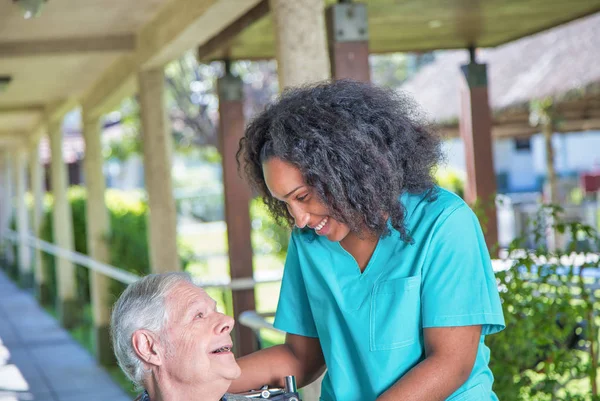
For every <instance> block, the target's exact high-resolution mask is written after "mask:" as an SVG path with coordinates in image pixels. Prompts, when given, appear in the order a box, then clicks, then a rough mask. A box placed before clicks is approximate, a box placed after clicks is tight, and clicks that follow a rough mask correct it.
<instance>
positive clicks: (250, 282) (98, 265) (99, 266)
mask: <svg viewBox="0 0 600 401" xmlns="http://www.w3.org/2000/svg"><path fill="white" fill-rule="evenodd" d="M2 236H3V237H4V238H6V239H7V240H9V241H11V242H13V243H14V244H19V243H20V242H21V238H20V237H19V235H18V233H17V232H15V231H12V230H4V234H3V235H2ZM23 241H24V242H25V245H27V246H29V247H32V248H35V249H39V250H40V251H43V252H46V253H48V254H50V255H53V256H57V257H59V258H63V259H65V260H69V261H71V262H73V263H76V264H77V265H80V266H83V267H86V268H88V269H90V270H92V271H95V272H98V273H101V274H104V275H105V276H107V277H110V278H113V279H115V280H117V281H119V282H121V283H123V284H131V283H133V282H135V281H137V280H138V279H139V278H140V276H138V275H137V274H134V273H130V272H128V271H126V270H123V269H120V268H118V267H115V266H112V265H109V264H106V263H102V262H98V261H97V260H94V259H92V258H90V257H89V256H87V255H84V254H82V253H79V252H74V251H69V250H67V249H64V248H60V247H58V246H56V245H54V244H51V243H49V242H46V241H43V240H41V239H39V238H36V237H34V236H32V235H26V236H25V237H24V238H23ZM278 282H281V273H277V274H271V275H267V276H262V277H257V278H240V279H233V280H232V279H230V278H223V279H220V280H200V279H198V278H194V283H195V284H196V285H198V286H200V287H202V288H216V289H222V290H233V291H236V290H251V289H254V287H255V286H256V285H257V284H267V283H278Z"/></svg>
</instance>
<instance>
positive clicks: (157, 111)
mask: <svg viewBox="0 0 600 401" xmlns="http://www.w3.org/2000/svg"><path fill="white" fill-rule="evenodd" d="M138 78H139V88H140V109H141V110H140V111H141V116H142V146H143V148H144V176H145V181H146V190H147V191H148V205H149V208H150V221H149V222H148V232H149V244H148V245H149V248H150V267H151V269H152V271H153V272H154V273H160V272H167V271H176V270H180V268H181V267H180V261H179V256H178V253H177V213H176V209H175V199H174V198H173V184H172V179H171V152H172V147H173V146H172V138H171V132H170V128H169V127H170V124H169V123H168V119H167V116H166V110H165V108H164V81H165V77H164V71H163V70H162V69H160V70H150V71H141V72H140V73H139V77H138Z"/></svg>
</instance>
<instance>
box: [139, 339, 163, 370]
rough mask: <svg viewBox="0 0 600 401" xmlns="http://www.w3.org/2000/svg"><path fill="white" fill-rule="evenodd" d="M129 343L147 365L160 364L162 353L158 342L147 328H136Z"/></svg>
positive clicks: (161, 362)
mask: <svg viewBox="0 0 600 401" xmlns="http://www.w3.org/2000/svg"><path fill="white" fill-rule="evenodd" d="M131 343H132V344H133V349H134V350H135V353H136V354H137V356H138V357H139V358H140V359H141V360H142V361H143V362H144V363H146V364H147V365H154V366H160V365H162V364H163V361H164V355H163V352H162V347H161V346H160V343H159V342H158V341H156V338H155V337H154V335H153V333H151V332H149V331H147V330H136V331H135V332H134V333H133V335H132V336H131Z"/></svg>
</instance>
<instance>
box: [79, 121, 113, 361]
mask: <svg viewBox="0 0 600 401" xmlns="http://www.w3.org/2000/svg"><path fill="white" fill-rule="evenodd" d="M82 123H83V139H84V141H85V159H84V160H83V169H84V173H85V186H86V189H87V207H86V216H85V219H86V234H87V250H88V256H89V257H90V258H92V259H94V260H97V261H99V262H102V263H106V264H110V253H109V249H108V245H107V243H106V236H107V235H108V232H109V229H110V219H109V215H108V209H107V208H106V203H105V200H104V193H105V191H106V183H105V178H104V173H103V171H102V166H103V158H102V144H101V141H100V136H101V134H102V129H101V127H100V121H99V119H98V117H92V116H89V115H88V114H87V113H86V110H85V109H84V110H83V112H82ZM109 290H110V279H109V278H108V277H106V276H105V275H103V274H101V273H98V272H95V271H91V272H90V298H91V301H92V315H93V318H94V334H95V338H94V344H95V347H96V357H97V358H98V361H99V362H100V363H101V364H103V365H115V364H116V359H115V356H114V352H113V350H112V347H111V341H110V334H109V333H110V331H109V325H110V306H111V302H110V299H109V298H110V293H109Z"/></svg>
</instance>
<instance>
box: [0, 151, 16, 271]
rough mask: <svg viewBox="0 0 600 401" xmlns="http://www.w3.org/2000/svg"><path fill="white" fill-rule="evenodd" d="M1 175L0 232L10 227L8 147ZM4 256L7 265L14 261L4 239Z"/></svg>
mask: <svg viewBox="0 0 600 401" xmlns="http://www.w3.org/2000/svg"><path fill="white" fill-rule="evenodd" d="M3 154H4V157H3V161H2V162H3V165H2V167H3V168H2V170H3V175H2V182H3V186H2V193H1V194H0V196H1V198H2V204H1V205H0V209H1V210H0V213H1V215H0V217H1V218H2V222H1V223H2V225H1V226H0V232H3V231H4V230H8V229H10V222H11V219H12V213H13V173H12V170H13V156H12V153H11V150H10V149H7V150H5V151H4V152H3ZM3 246H4V258H5V261H6V263H7V266H6V267H8V266H11V265H12V264H13V263H14V253H13V246H12V242H9V241H5V242H4V244H3Z"/></svg>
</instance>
